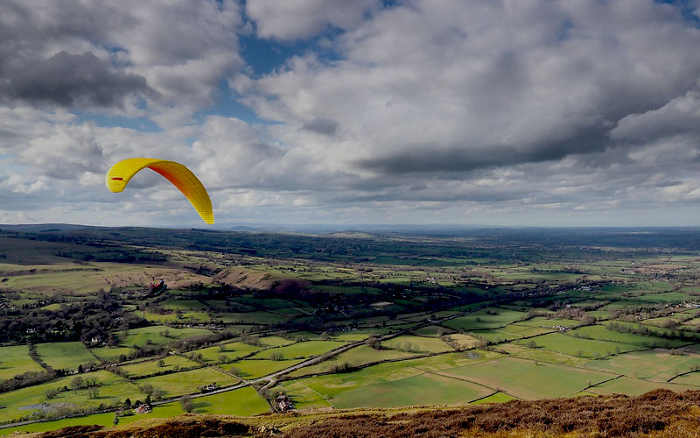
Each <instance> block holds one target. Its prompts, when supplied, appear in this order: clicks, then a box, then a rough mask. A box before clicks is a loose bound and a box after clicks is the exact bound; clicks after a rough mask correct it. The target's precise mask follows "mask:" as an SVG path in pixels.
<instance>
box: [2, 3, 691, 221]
mask: <svg viewBox="0 0 700 438" xmlns="http://www.w3.org/2000/svg"><path fill="white" fill-rule="evenodd" d="M698 15H700V4H699V3H698V2H697V1H693V0H689V1H677V2H666V1H664V2H661V1H652V0H615V1H612V0H611V1H605V0H561V1H560V0H502V1H501V0H469V1H464V0H454V1H452V0H405V1H397V0H394V1H381V0H353V1H348V0H284V1H279V0H246V1H236V0H221V1H213V0H198V1H191V0H163V1H155V0H149V1H147V2H144V1H141V0H89V1H87V0H58V1H52V2H46V1H43V0H35V1H33V0H4V1H2V2H1V3H0V223H38V222H68V223H80V224H90V225H177V226H204V223H203V222H201V221H200V220H199V217H198V216H197V214H196V212H195V211H194V209H193V208H192V207H191V206H190V205H189V203H188V202H187V200H186V199H184V197H182V195H181V194H180V193H179V192H178V191H177V189H175V188H174V187H173V186H171V185H170V184H169V183H167V181H165V180H164V179H162V178H161V177H160V176H159V175H157V174H155V173H154V172H151V171H149V170H145V171H143V172H141V173H140V174H138V175H137V176H136V177H135V178H134V179H133V180H132V181H131V183H130V184H129V187H128V188H127V190H126V191H125V192H124V193H121V194H113V193H111V192H109V191H108V190H107V189H106V187H105V184H104V174H105V172H106V171H107V169H109V167H110V166H111V165H112V164H114V163H115V162H117V161H119V160H121V159H124V158H128V157H156V158H165V159H171V160H175V161H178V162H181V163H183V164H185V165H187V166H188V167H190V168H191V169H192V170H193V171H194V172H195V173H196V174H197V175H198V176H199V177H200V179H201V180H202V182H203V183H204V184H205V186H206V187H207V188H208V190H209V192H210V194H211V197H212V201H213V204H214V209H215V215H216V220H217V223H218V224H238V223H276V224H284V223H288V224H303V223H326V224H333V223H336V224H363V223H364V224H392V223H402V224H407V223H413V224H492V225H540V226H549V225H556V226H610V225H613V226H621V225H700V19H699V18H698Z"/></svg>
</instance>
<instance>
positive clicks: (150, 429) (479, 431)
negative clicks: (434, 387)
mask: <svg viewBox="0 0 700 438" xmlns="http://www.w3.org/2000/svg"><path fill="white" fill-rule="evenodd" d="M397 412H398V413H397ZM699 414H700V391H687V392H685V393H683V394H676V393H673V392H671V391H667V390H656V391H652V392H649V393H647V394H644V395H642V396H639V397H628V396H624V395H610V396H600V397H577V398H570V399H548V400H538V401H511V402H508V403H503V404H491V405H477V406H468V407H464V408H459V409H455V408H447V409H429V410H417V409H412V410H404V411H397V410H385V411H383V410H365V411H363V410H351V411H335V412H334V411H330V412H315V413H311V414H304V415H300V414H295V413H292V414H286V415H281V414H278V415H265V416H258V417H253V418H241V417H227V416H220V417H216V416H211V415H206V416H182V417H176V418H172V419H168V420H166V421H164V422H160V423H157V424H149V423H144V424H139V423H135V424H134V425H130V426H126V427H120V428H115V429H104V430H95V429H94V428H93V429H90V426H84V427H73V428H67V429H63V430H60V431H54V432H47V433H44V434H43V435H39V436H41V437H44V438H54V437H61V436H74V437H77V436H80V437H85V438H127V437H132V436H148V437H154V438H155V437H170V436H177V437H183V438H188V437H193V438H194V437H200V436H208V437H223V436H245V437H249V436H252V437H272V436H275V437H285V438H300V437H335V438H346V437H347V438H349V437H367V438H374V437H424V438H436V437H460V436H477V437H490V438H501V437H526V436H527V437H554V436H566V437H569V438H574V437H601V438H604V437H617V436H622V437H653V438H686V437H696V436H698V435H697V431H698V430H700V415H699ZM81 428H82V429H81Z"/></svg>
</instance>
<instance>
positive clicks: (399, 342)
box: [382, 335, 453, 354]
mask: <svg viewBox="0 0 700 438" xmlns="http://www.w3.org/2000/svg"><path fill="white" fill-rule="evenodd" d="M382 346H384V347H386V348H390V349H392V350H399V351H406V352H409V353H421V354H425V353H444V352H447V351H453V349H452V347H450V346H449V345H447V344H446V343H444V342H443V341H441V340H440V339H436V338H426V337H422V336H410V335H401V336H398V337H396V338H392V339H389V340H388V341H384V342H382Z"/></svg>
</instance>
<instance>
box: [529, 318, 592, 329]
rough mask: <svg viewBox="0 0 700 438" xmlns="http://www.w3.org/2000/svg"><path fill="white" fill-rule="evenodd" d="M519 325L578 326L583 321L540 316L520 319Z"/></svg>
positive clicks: (550, 327) (551, 327)
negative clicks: (525, 319)
mask: <svg viewBox="0 0 700 438" xmlns="http://www.w3.org/2000/svg"><path fill="white" fill-rule="evenodd" d="M518 325H525V326H528V327H542V328H548V329H555V326H561V327H566V328H573V327H577V326H579V325H581V322H580V321H575V320H572V319H565V318H544V317H541V316H538V317H535V318H532V319H528V320H527V321H520V322H518Z"/></svg>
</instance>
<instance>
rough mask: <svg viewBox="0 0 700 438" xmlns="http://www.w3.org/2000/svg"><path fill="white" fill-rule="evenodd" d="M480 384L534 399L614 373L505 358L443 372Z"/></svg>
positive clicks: (570, 390) (565, 393)
mask: <svg viewBox="0 0 700 438" xmlns="http://www.w3.org/2000/svg"><path fill="white" fill-rule="evenodd" d="M440 374H441V375H446V376H453V377H456V378H461V379H465V380H468V381H470V382H474V383H478V384H481V385H484V386H487V387H489V388H492V389H493V390H498V391H500V392H504V393H506V394H508V395H511V396H513V397H517V398H521V399H526V400H533V399H538V398H551V397H567V396H570V395H572V394H575V393H576V392H578V391H581V390H583V389H585V388H586V387H588V386H590V385H591V384H595V383H598V382H601V381H603V380H607V379H609V378H611V377H614V375H611V374H608V373H602V372H597V371H588V370H582V369H580V368H573V367H568V366H564V365H553V364H545V363H535V362H533V361H529V360H523V359H516V358H509V357H504V358H500V359H496V360H491V361H487V362H482V363H477V364H473V365H467V366H463V367H458V368H451V369H448V370H444V371H441V372H440Z"/></svg>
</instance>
